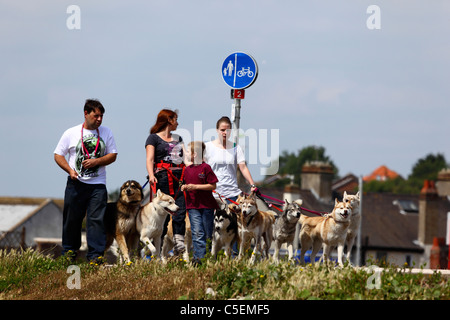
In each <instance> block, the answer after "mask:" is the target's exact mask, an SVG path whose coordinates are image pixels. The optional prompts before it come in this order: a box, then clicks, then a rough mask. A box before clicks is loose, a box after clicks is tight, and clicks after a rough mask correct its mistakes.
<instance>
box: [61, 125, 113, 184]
mask: <svg viewBox="0 0 450 320" xmlns="http://www.w3.org/2000/svg"><path fill="white" fill-rule="evenodd" d="M82 126H83V124H80V125H77V126H75V127H72V128H70V129H67V130H66V131H65V132H64V133H63V135H62V137H61V139H60V140H59V142H58V145H57V146H56V149H55V151H54V153H56V154H59V155H61V156H64V157H65V156H66V155H67V154H68V155H69V159H68V161H67V162H68V163H69V166H70V167H71V168H73V169H74V170H75V171H76V172H77V173H78V180H79V181H81V182H84V183H88V184H105V185H106V167H105V166H98V167H95V168H90V169H85V168H83V167H82V165H81V163H82V162H83V161H84V160H85V159H87V152H89V156H90V158H91V159H94V158H100V157H103V156H104V155H105V154H109V153H117V148H116V142H115V141H114V137H113V134H112V132H111V130H110V129H109V128H107V127H104V126H100V127H99V128H98V132H99V134H100V141H99V142H98V147H97V141H98V135H97V130H88V129H84V128H83V144H82V143H81V128H82ZM83 145H84V148H85V149H84V148H83ZM96 147H97V152H96V153H95V154H94V151H95V148H96ZM83 149H84V152H83ZM86 150H87V152H86Z"/></svg>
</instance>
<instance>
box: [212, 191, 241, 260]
mask: <svg viewBox="0 0 450 320" xmlns="http://www.w3.org/2000/svg"><path fill="white" fill-rule="evenodd" d="M217 203H218V205H219V209H217V210H216V213H215V214H214V230H213V238H212V249H211V255H212V257H213V258H216V256H217V253H218V252H219V251H220V250H221V249H222V248H223V247H225V256H227V257H231V248H232V246H233V244H234V243H235V242H236V241H238V239H239V238H238V224H237V216H236V214H235V213H234V212H232V211H231V210H230V208H229V207H228V205H227V204H226V203H225V202H222V201H220V200H218V201H217Z"/></svg>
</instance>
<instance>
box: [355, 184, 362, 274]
mask: <svg viewBox="0 0 450 320" xmlns="http://www.w3.org/2000/svg"><path fill="white" fill-rule="evenodd" d="M362 204H363V179H362V176H359V215H360V216H361V220H360V221H359V227H358V242H357V243H356V265H357V266H358V267H360V266H361V225H362V213H363V212H362V211H363V210H362Z"/></svg>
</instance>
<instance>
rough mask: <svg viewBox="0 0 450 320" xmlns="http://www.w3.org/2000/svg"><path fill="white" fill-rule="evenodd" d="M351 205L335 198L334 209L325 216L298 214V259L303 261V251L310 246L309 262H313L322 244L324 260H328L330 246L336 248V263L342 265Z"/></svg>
mask: <svg viewBox="0 0 450 320" xmlns="http://www.w3.org/2000/svg"><path fill="white" fill-rule="evenodd" d="M351 213H352V207H351V206H350V203H349V202H339V201H338V200H337V199H335V203H334V209H333V211H332V212H331V213H330V214H328V215H327V216H326V217H308V216H305V215H303V214H302V215H301V216H300V219H299V221H300V223H301V224H302V228H301V229H300V242H301V246H302V249H301V253H300V259H301V262H302V263H305V253H306V251H307V250H308V249H309V248H310V247H311V246H312V252H311V263H314V261H315V257H316V254H317V252H318V251H319V250H320V248H321V247H322V245H323V249H324V250H323V256H324V261H325V262H328V258H329V256H330V250H331V248H332V247H335V246H337V248H338V263H339V265H340V266H343V265H344V264H343V262H342V256H343V253H344V245H345V239H346V236H347V230H348V228H349V226H350V216H351Z"/></svg>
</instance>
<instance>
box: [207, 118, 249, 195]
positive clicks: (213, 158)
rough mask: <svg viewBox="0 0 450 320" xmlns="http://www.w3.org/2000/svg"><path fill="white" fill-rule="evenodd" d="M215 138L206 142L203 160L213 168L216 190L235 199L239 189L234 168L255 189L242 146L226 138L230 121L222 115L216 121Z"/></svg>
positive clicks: (239, 192)
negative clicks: (216, 180)
mask: <svg viewBox="0 0 450 320" xmlns="http://www.w3.org/2000/svg"><path fill="white" fill-rule="evenodd" d="M216 129H217V135H218V137H217V139H216V140H213V141H210V142H207V143H206V150H205V161H206V163H208V164H209V165H210V166H211V168H212V169H213V171H214V173H215V175H216V176H217V178H218V180H219V181H218V182H217V184H216V192H217V193H218V194H220V195H221V196H224V197H226V198H229V199H231V200H236V199H237V197H238V196H239V194H241V190H240V189H239V188H238V183H237V175H236V172H237V171H236V170H237V168H239V170H240V171H241V173H242V175H243V176H244V178H245V180H247V182H248V183H249V184H250V185H251V191H254V190H255V189H256V186H255V182H254V181H253V178H252V175H251V174H250V171H249V170H248V167H247V165H246V164H245V156H244V152H243V151H242V148H241V147H240V146H239V145H237V146H235V145H234V143H233V142H231V141H230V140H228V137H229V135H230V132H231V121H230V119H229V118H228V117H222V118H220V119H219V120H218V121H217V124H216Z"/></svg>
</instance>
